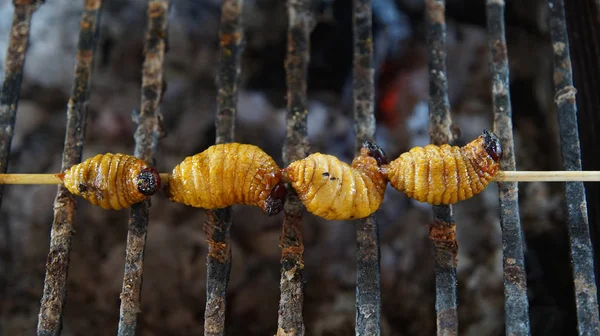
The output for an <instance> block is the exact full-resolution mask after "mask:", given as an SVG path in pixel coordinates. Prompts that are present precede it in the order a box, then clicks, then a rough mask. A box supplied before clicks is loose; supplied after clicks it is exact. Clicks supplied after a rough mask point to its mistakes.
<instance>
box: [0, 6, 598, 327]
mask: <svg viewBox="0 0 600 336" xmlns="http://www.w3.org/2000/svg"><path fill="white" fill-rule="evenodd" d="M41 3H43V1H41V0H38V1H34V0H30V1H26V0H21V1H19V0H14V1H13V4H14V7H15V14H14V17H13V25H12V29H11V32H10V34H11V36H10V37H11V38H10V43H9V47H8V52H7V58H6V67H5V75H4V81H3V85H2V88H1V91H0V132H1V133H0V139H1V140H2V141H1V142H0V167H1V172H6V171H7V163H8V157H9V155H10V143H11V140H12V134H13V129H14V122H15V118H16V112H17V104H18V101H19V95H20V88H21V81H22V78H23V65H24V62H25V56H26V50H27V43H28V38H29V27H30V20H31V17H32V14H33V13H34V11H35V10H36V8H37V7H38V6H39V5H40V4H41ZM84 4H85V8H84V11H83V14H82V18H81V23H80V27H81V31H80V37H79V44H78V50H77V55H76V66H75V76H74V82H73V88H72V92H71V97H70V99H69V103H68V107H67V129H66V134H65V147H64V152H63V158H62V169H63V170H64V169H66V168H68V167H70V166H72V165H74V164H77V163H79V162H80V161H81V152H82V146H83V139H84V135H85V126H86V114H87V102H88V96H89V93H90V81H91V76H92V67H93V58H94V52H95V46H96V43H97V39H98V26H99V20H100V11H101V6H102V1H101V0H84ZM425 4H426V13H425V19H426V20H425V22H426V36H427V45H428V50H429V81H430V100H429V111H430V137H431V141H432V143H435V144H442V143H452V142H453V140H454V136H453V134H452V132H451V117H450V104H449V99H448V83H447V78H446V73H447V72H446V27H445V1H444V0H426V2H425ZM242 5H243V0H224V1H223V2H222V13H221V25H220V31H219V41H220V59H219V60H220V65H219V70H218V75H217V87H218V97H217V113H216V120H215V124H216V129H217V135H216V143H227V142H232V141H233V140H234V123H235V115H236V105H237V90H238V82H239V74H240V59H241V55H242V51H243V43H242V42H243V27H242V21H241V12H242ZM548 6H549V9H550V28H551V37H552V43H553V50H554V68H555V69H554V70H555V71H554V85H555V90H556V95H555V103H556V106H557V109H558V119H559V125H560V140H561V152H562V156H563V164H564V168H565V170H581V169H582V166H581V154H580V145H579V133H578V127H577V106H576V101H575V94H576V90H575V88H574V87H573V80H572V69H571V60H570V53H569V40H568V35H567V30H566V22H565V12H564V4H563V1H562V0H548ZM168 8H169V1H168V0H149V3H148V10H147V15H148V28H147V35H146V46H145V61H144V66H143V78H142V97H141V109H140V115H139V116H138V117H139V118H138V120H137V123H138V127H137V129H136V132H135V135H134V139H135V143H136V145H135V151H134V154H135V156H137V157H139V158H141V159H143V160H146V161H148V162H152V161H153V159H154V155H155V152H156V147H157V144H158V139H159V137H160V135H161V132H162V130H161V114H160V108H159V105H160V103H161V100H162V95H163V91H164V89H165V86H164V78H163V68H164V59H165V53H166V49H167V48H168V46H167V42H166V39H167V27H168V24H167V15H168ZM504 11H505V4H504V0H487V29H488V45H489V49H490V50H489V57H490V76H491V83H492V98H493V106H494V130H495V132H496V133H497V134H498V136H499V137H500V139H501V141H502V145H503V151H504V153H503V159H502V161H501V169H502V170H515V155H514V140H513V127H512V109H511V103H510V90H509V69H508V52H507V47H506V37H505V23H504ZM288 16H289V27H288V55H287V59H286V62H285V68H286V74H287V87H288V112H287V137H286V142H285V144H284V147H283V150H282V154H283V161H284V164H289V163H290V162H291V161H294V160H297V159H302V158H304V157H306V155H307V154H308V140H307V132H306V119H307V114H308V111H307V94H306V91H307V87H306V86H307V69H308V64H309V58H310V32H311V31H312V29H313V27H314V23H315V22H314V17H313V14H312V9H311V5H310V1H308V0H288ZM371 16H372V11H371V1H370V0H354V1H353V34H354V68H353V76H354V77H353V81H354V82H353V84H354V85H353V95H354V121H355V124H354V127H355V131H356V143H355V146H356V150H358V148H360V146H361V145H362V143H363V142H364V141H374V134H375V118H374V113H373V111H374V69H373V38H372V19H371ZM287 188H288V198H287V202H286V205H285V208H284V221H283V226H282V237H281V248H282V251H281V298H280V306H279V319H278V331H277V334H278V335H303V334H304V333H305V326H304V321H303V304H304V302H303V301H304V288H303V271H302V269H303V267H304V261H303V252H304V245H303V241H302V211H303V209H302V203H301V202H300V201H299V199H298V197H297V195H296V194H295V192H294V190H293V189H291V188H290V187H289V186H288V187H287ZM2 191H3V186H2V185H0V204H1V199H2ZM517 193H518V184H517V182H502V183H499V201H500V223H501V226H502V240H503V254H504V259H503V269H504V285H505V293H504V297H505V315H506V316H505V328H506V333H507V334H511V335H513V334H514V335H529V334H530V332H531V331H530V321H529V305H528V300H527V281H526V278H527V277H526V273H525V264H524V243H523V234H522V231H521V223H520V216H519V205H518V196H517ZM566 200H567V209H568V233H569V239H570V247H571V260H572V265H573V277H574V286H575V298H576V307H577V317H578V329H579V334H580V335H596V334H599V333H600V322H599V316H598V300H597V296H596V294H597V289H596V282H595V276H594V267H593V265H594V260H593V249H592V245H591V242H590V231H589V227H588V218H587V204H586V202H585V189H584V186H583V183H582V182H567V183H566ZM149 207H150V201H147V202H144V203H140V204H137V205H134V206H133V207H132V209H131V215H130V221H129V227H128V237H127V247H126V258H125V272H124V278H123V287H122V293H121V307H120V317H119V326H118V335H135V334H136V326H137V316H138V314H139V313H140V311H141V305H140V300H141V288H142V275H143V259H144V248H145V241H146V234H147V225H148V213H149ZM54 211H55V213H54V221H53V224H52V229H51V240H50V250H49V253H48V258H47V263H46V277H45V281H44V290H43V297H42V300H41V306H40V313H39V321H38V326H37V328H38V329H37V334H38V335H59V334H60V333H61V329H62V316H63V310H64V306H65V297H66V280H67V273H68V267H69V260H70V259H69V254H70V249H71V239H72V237H73V232H74V229H73V227H74V223H73V221H74V220H73V218H74V214H75V199H74V197H73V196H72V195H71V194H70V193H69V192H68V191H67V190H66V188H64V187H63V186H62V185H61V186H59V187H58V192H57V195H56V199H55V204H54ZM433 213H434V223H433V224H432V225H431V226H430V230H429V237H430V239H431V240H432V242H433V245H434V248H435V258H436V260H435V261H436V263H435V283H436V313H437V333H438V334H439V335H457V334H458V314H457V280H456V267H457V263H458V243H457V241H456V239H455V232H456V224H455V222H454V218H453V214H452V207H451V206H434V207H433ZM356 224H357V228H356V230H357V246H358V253H357V279H356V281H357V283H356V285H357V287H356V334H357V335H378V334H380V332H381V330H380V329H381V326H380V310H381V296H380V269H379V238H378V229H377V223H376V220H375V217H374V216H371V217H369V218H367V219H364V220H359V221H357V222H356ZM230 225H231V210H230V208H225V209H218V210H215V211H208V212H207V221H206V222H205V225H204V230H205V232H206V233H207V244H208V247H209V253H208V256H207V288H206V293H207V301H206V310H205V326H204V327H205V329H204V333H205V335H224V334H225V316H226V310H225V309H226V305H225V303H226V290H227V284H228V281H229V272H230V269H231V247H230V236H229V228H230Z"/></svg>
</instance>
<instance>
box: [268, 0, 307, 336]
mask: <svg viewBox="0 0 600 336" xmlns="http://www.w3.org/2000/svg"><path fill="white" fill-rule="evenodd" d="M287 10H288V20H289V22H288V34H287V38H288V41H287V43H288V52H287V58H286V60H285V71H286V82H287V121H286V139H285V143H284V145H283V150H282V157H283V164H284V166H287V165H289V164H290V163H291V162H293V161H296V160H301V159H303V158H305V157H306V155H308V139H307V131H306V120H307V115H308V107H307V97H306V89H307V88H306V83H307V72H308V64H309V61H310V32H311V30H312V24H313V19H314V18H313V17H312V14H311V12H310V1H309V0H288V2H287ZM286 190H287V194H286V202H285V205H284V208H283V213H284V217H283V224H282V229H281V243H280V246H281V280H280V288H281V296H280V299H279V314H278V320H277V335H304V332H305V327H304V319H303V316H302V313H303V306H304V284H303V268H304V260H303V253H304V243H303V241H302V211H303V205H302V202H301V201H300V199H299V198H298V195H297V193H296V191H295V190H294V188H292V187H291V185H289V184H288V185H287V186H286Z"/></svg>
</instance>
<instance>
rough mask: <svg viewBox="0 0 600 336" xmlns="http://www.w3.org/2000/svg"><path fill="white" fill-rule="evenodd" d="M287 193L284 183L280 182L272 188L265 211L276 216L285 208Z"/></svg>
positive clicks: (266, 201)
mask: <svg viewBox="0 0 600 336" xmlns="http://www.w3.org/2000/svg"><path fill="white" fill-rule="evenodd" d="M286 194H287V191H286V189H285V185H283V183H278V184H277V185H276V186H275V187H273V189H271V193H270V194H269V196H268V197H267V199H266V200H265V212H266V213H267V215H269V216H274V215H277V214H278V213H280V212H281V210H283V205H284V204H285V196H286Z"/></svg>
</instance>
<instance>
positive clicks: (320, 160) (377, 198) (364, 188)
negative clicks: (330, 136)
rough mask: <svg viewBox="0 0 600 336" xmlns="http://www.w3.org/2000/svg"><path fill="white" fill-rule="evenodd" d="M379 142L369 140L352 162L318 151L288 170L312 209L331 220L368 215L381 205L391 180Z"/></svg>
mask: <svg viewBox="0 0 600 336" xmlns="http://www.w3.org/2000/svg"><path fill="white" fill-rule="evenodd" d="M378 162H387V160H386V158H385V153H384V152H383V150H381V148H379V146H377V145H374V144H371V143H369V142H365V143H364V144H363V147H362V148H361V150H360V154H359V155H358V156H357V157H356V158H354V160H353V161H352V164H351V165H348V164H347V163H345V162H342V161H339V160H338V159H337V158H336V157H335V156H332V155H326V154H321V153H314V154H311V155H309V156H308V157H306V158H304V159H302V160H298V161H294V162H292V163H291V164H290V165H289V166H288V167H287V168H285V169H284V173H285V174H286V176H287V179H289V180H290V181H291V182H292V187H294V189H295V190H296V192H297V193H298V197H299V198H300V200H301V201H302V203H303V204H304V206H305V207H306V209H307V210H308V211H310V212H311V213H313V214H314V215H316V216H319V217H322V218H325V219H329V220H345V219H357V218H364V217H367V216H369V215H371V214H372V213H374V212H375V211H377V209H378V208H379V206H380V204H381V202H382V200H383V196H384V193H385V187H386V184H387V180H386V177H385V175H384V174H383V173H382V172H381V171H380V167H379V166H380V165H379V163H378Z"/></svg>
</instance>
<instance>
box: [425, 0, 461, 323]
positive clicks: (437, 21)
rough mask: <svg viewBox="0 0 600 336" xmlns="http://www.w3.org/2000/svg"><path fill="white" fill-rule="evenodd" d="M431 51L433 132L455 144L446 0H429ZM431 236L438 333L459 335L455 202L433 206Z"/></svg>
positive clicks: (440, 140)
mask: <svg viewBox="0 0 600 336" xmlns="http://www.w3.org/2000/svg"><path fill="white" fill-rule="evenodd" d="M425 6H426V13H425V18H426V20H425V21H426V29H427V34H426V35H427V46H428V50H429V96H430V97H429V135H430V136H431V142H432V143H433V144H436V145H441V144H444V143H452V141H453V135H452V132H451V130H450V126H451V124H452V119H451V116H450V102H449V99H448V79H447V78H446V74H447V71H446V19H445V9H446V2H445V0H426V1H425ZM433 217H434V219H433V224H432V225H430V227H429V238H430V239H431V241H432V242H433V245H434V248H435V287H436V290H435V310H436V314H437V332H438V335H457V334H458V311H457V293H456V291H457V280H456V267H457V266H458V242H457V241H456V223H455V222H454V215H453V214H452V206H451V205H437V206H436V205H434V206H433Z"/></svg>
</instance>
